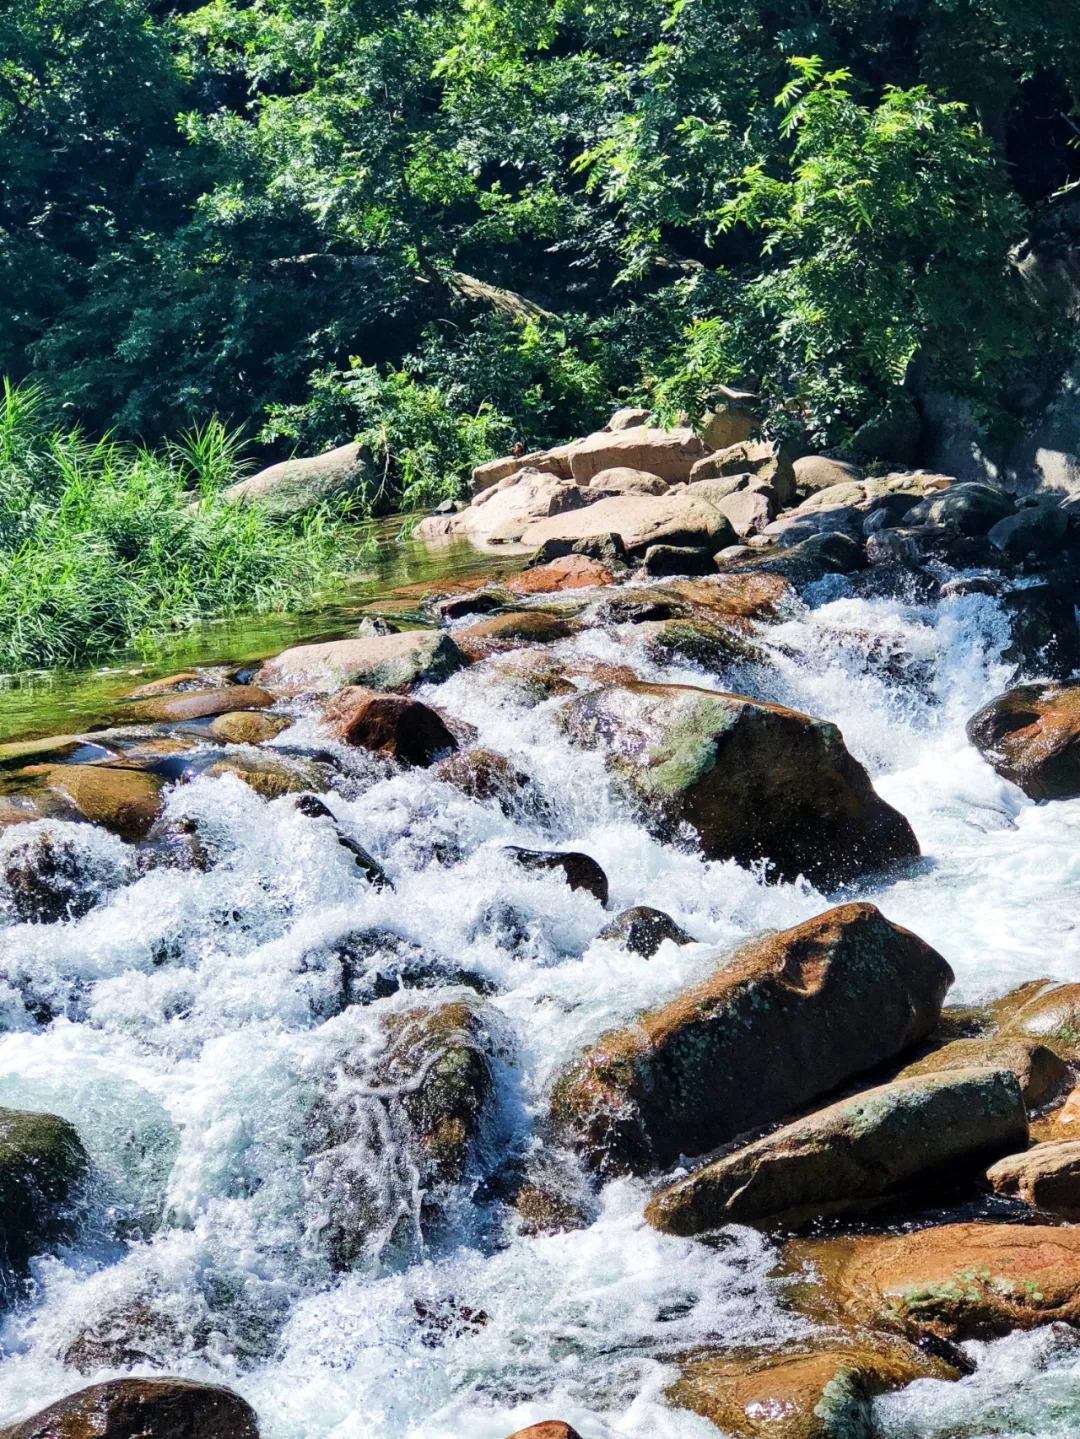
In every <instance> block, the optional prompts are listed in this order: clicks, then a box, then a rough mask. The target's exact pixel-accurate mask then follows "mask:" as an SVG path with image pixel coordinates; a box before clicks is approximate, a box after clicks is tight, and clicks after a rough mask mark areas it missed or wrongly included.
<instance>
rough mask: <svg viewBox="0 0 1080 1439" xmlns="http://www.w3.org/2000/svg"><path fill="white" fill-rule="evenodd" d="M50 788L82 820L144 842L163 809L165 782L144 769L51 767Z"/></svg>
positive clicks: (48, 771) (95, 765)
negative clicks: (76, 811) (67, 803)
mask: <svg viewBox="0 0 1080 1439" xmlns="http://www.w3.org/2000/svg"><path fill="white" fill-rule="evenodd" d="M45 782H46V784H47V786H48V788H49V789H51V790H54V791H55V792H56V793H58V794H60V795H62V796H63V797H64V798H65V799H67V800H69V801H70V803H71V804H72V805H74V807H75V809H76V810H78V812H79V814H81V815H82V817H83V819H86V820H89V821H90V823H91V824H100V825H101V826H102V827H103V828H104V829H110V830H112V831H113V833H114V834H118V835H119V836H120V837H121V839H143V838H144V837H145V836H146V835H147V834H148V833H149V831H150V827H151V825H152V824H153V823H154V820H155V819H157V817H158V815H159V813H160V812H161V806H162V793H161V792H162V788H163V784H164V782H163V780H161V779H160V778H159V777H158V776H157V775H153V774H147V773H145V772H144V771H142V770H133V769H120V768H117V769H114V768H112V767H111V766H108V765H100V764H58V765H50V766H48V769H47V772H46V775H45Z"/></svg>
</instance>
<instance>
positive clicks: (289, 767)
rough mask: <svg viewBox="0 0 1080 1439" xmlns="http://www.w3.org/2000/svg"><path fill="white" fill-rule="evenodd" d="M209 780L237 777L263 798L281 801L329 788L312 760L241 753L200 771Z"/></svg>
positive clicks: (213, 761) (273, 754) (219, 760)
mask: <svg viewBox="0 0 1080 1439" xmlns="http://www.w3.org/2000/svg"><path fill="white" fill-rule="evenodd" d="M200 772H201V773H202V774H204V775H206V776H207V777H208V778H209V779H220V778H221V776H222V775H233V776H235V777H236V778H237V779H238V780H240V781H241V782H242V783H243V784H246V785H247V787H248V789H251V790H254V791H255V793H256V794H257V795H259V796H260V797H261V798H262V799H280V798H281V796H282V795H285V794H303V793H304V792H305V791H306V790H312V789H327V788H328V783H327V780H326V776H325V771H324V770H323V769H322V768H321V767H320V766H319V765H317V764H315V763H314V762H312V761H310V760H301V759H294V758H292V757H291V756H286V755H278V754H275V753H274V752H271V753H270V754H254V755H250V754H237V753H236V752H235V751H234V752H231V753H230V754H228V755H227V756H226V758H224V759H217V760H212V761H211V763H210V764H208V765H206V766H205V768H203V769H202V770H201V771H200Z"/></svg>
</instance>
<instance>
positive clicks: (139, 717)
mask: <svg viewBox="0 0 1080 1439" xmlns="http://www.w3.org/2000/svg"><path fill="white" fill-rule="evenodd" d="M273 703H274V696H273V695H272V694H270V693H269V691H267V690H264V689H262V688H260V686H258V685H218V686H216V687H215V688H214V689H207V690H194V691H193V692H192V693H190V694H170V695H160V696H158V697H157V698H152V699H144V700H132V701H130V702H129V703H126V704H125V705H124V708H123V710H122V711H120V718H121V719H122V721H123V723H124V724H156V723H160V722H165V721H172V722H174V723H176V722H179V721H183V720H198V719H206V718H207V716H209V715H223V714H227V713H228V712H229V711H230V710H258V709H266V708H267V706H268V705H272V704H273Z"/></svg>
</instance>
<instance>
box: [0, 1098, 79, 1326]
mask: <svg viewBox="0 0 1080 1439" xmlns="http://www.w3.org/2000/svg"><path fill="white" fill-rule="evenodd" d="M88 1168H89V1164H88V1161H87V1157H86V1151H85V1150H84V1149H83V1146H82V1141H81V1140H80V1139H79V1136H78V1134H77V1133H76V1131H75V1129H74V1128H73V1127H72V1125H70V1124H69V1123H68V1122H67V1120H66V1119H61V1118H59V1116H57V1115H55V1114H32V1113H26V1112H24V1111H23V1110H19V1109H0V1304H3V1302H4V1301H7V1300H10V1299H11V1298H12V1297H13V1296H14V1293H15V1292H16V1291H17V1288H18V1285H19V1283H20V1281H21V1280H22V1279H23V1278H24V1277H25V1274H26V1268H27V1264H28V1261H29V1259H30V1257H31V1255H33V1254H36V1253H38V1252H39V1250H41V1249H43V1248H45V1247H46V1246H47V1245H49V1244H52V1243H54V1242H56V1241H58V1240H62V1239H65V1238H70V1229H71V1206H72V1203H73V1201H74V1199H75V1197H76V1195H77V1192H78V1188H79V1186H80V1184H81V1183H82V1181H83V1180H84V1179H85V1177H86V1174H87V1170H88Z"/></svg>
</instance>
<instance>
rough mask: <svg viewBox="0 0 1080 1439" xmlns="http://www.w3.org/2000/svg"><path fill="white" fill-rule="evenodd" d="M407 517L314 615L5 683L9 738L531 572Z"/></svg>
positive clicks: (269, 620)
mask: <svg viewBox="0 0 1080 1439" xmlns="http://www.w3.org/2000/svg"><path fill="white" fill-rule="evenodd" d="M400 529H401V518H400V516H395V517H390V518H388V519H386V520H382V521H380V522H378V524H377V526H376V529H375V538H376V540H377V541H378V549H377V551H376V553H375V554H373V555H369V554H366V553H365V555H364V556H363V559H362V561H361V564H360V567H358V569H357V571H356V572H355V573H354V574H352V575H349V576H348V577H347V578H345V579H344V580H342V581H341V582H340V583H339V584H338V585H337V586H336V587H335V588H334V590H333V591H332V592H323V593H321V594H319V595H317V596H316V597H315V599H314V601H313V604H312V607H311V608H310V609H309V610H304V611H294V612H292V613H287V614H282V613H269V614H261V615H232V616H229V617H228V618H225V619H219V620H212V621H207V622H205V623H202V624H196V625H192V626H189V627H186V628H185V629H184V630H183V631H181V632H179V633H177V634H175V635H162V636H155V637H154V638H153V639H152V640H150V641H148V642H147V643H146V644H145V645H143V646H140V647H139V648H138V649H132V650H129V651H126V652H125V651H120V652H118V653H117V654H115V655H114V656H112V658H111V660H110V662H109V664H108V665H105V666H101V667H99V668H96V669H87V670H42V671H35V672H30V673H25V674H17V675H3V676H0V740H9V739H17V738H18V739H21V738H36V737H37V736H38V735H48V734H57V733H72V732H74V733H77V732H78V731H79V730H80V729H82V728H83V727H84V726H86V725H87V724H89V723H90V722H91V721H92V720H93V719H94V718H95V717H96V716H97V715H98V714H99V713H100V712H101V710H102V708H103V706H106V705H108V704H109V703H111V702H112V701H113V700H115V699H116V698H118V697H119V696H120V695H123V694H125V693H127V692H128V691H129V690H130V689H131V688H132V687H133V686H134V685H135V684H141V683H145V682H146V681H148V680H152V679H157V678H158V677H159V676H161V675H167V674H172V673H175V672H176V671H177V670H182V669H188V668H193V667H197V666H201V665H214V664H226V663H227V664H247V663H251V662H254V661H256V660H261V659H265V658H266V657H267V656H268V655H273V654H278V653H279V652H280V651H281V650H283V649H287V648H288V647H289V646H290V645H297V644H306V643H309V642H315V641H319V640H331V639H339V638H341V637H342V636H343V635H347V634H350V633H351V632H352V631H353V630H355V628H356V626H357V624H358V623H359V622H360V621H361V620H362V619H363V618H364V616H365V615H371V614H377V613H379V612H380V611H381V610H385V612H386V613H387V614H388V615H394V616H396V617H398V618H399V619H408V620H411V621H412V622H413V623H425V622H427V620H426V617H425V616H423V615H422V614H421V613H420V612H419V606H420V603H421V600H422V599H423V596H424V594H425V592H426V591H428V590H429V589H433V588H435V587H436V586H438V585H451V586H459V585H460V586H462V587H464V584H463V582H465V581H469V580H472V579H475V581H476V583H477V584H482V583H485V582H486V581H488V580H491V579H498V578H501V577H502V576H504V575H506V574H509V573H511V572H513V571H515V570H518V569H520V568H521V565H522V558H521V556H513V557H512V556H509V555H491V554H482V553H479V552H478V551H477V550H475V549H473V548H472V546H470V545H469V544H467V543H464V542H456V543H447V544H445V545H441V546H439V547H438V548H434V547H429V546H427V545H425V544H423V543H422V542H420V541H417V540H411V539H401V538H399V535H400Z"/></svg>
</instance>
